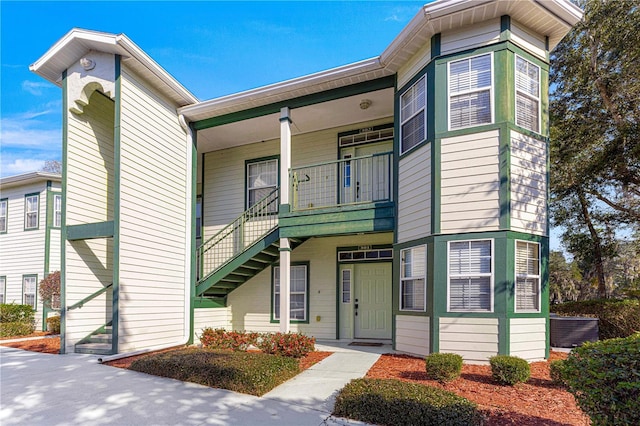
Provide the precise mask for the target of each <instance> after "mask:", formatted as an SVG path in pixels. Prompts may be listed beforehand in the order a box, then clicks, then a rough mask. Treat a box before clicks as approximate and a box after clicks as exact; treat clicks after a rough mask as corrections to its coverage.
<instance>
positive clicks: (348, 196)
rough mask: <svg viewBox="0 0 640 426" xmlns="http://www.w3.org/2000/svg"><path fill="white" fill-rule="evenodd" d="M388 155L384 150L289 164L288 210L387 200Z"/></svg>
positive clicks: (390, 165)
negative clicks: (318, 161)
mask: <svg viewBox="0 0 640 426" xmlns="http://www.w3.org/2000/svg"><path fill="white" fill-rule="evenodd" d="M392 159H393V153H391V152H385V153H381V154H373V155H366V156H362V157H355V158H344V159H341V160H337V161H331V162H327V163H321V164H313V165H310V166H303V167H295V168H292V169H291V170H290V171H289V188H290V191H291V199H292V203H291V209H292V211H300V210H308V209H315V208H326V207H336V206H342V205H350V204H362V203H372V202H381V201H391V200H392V191H391V188H392V180H391V176H392V173H391V171H392V167H393V161H392Z"/></svg>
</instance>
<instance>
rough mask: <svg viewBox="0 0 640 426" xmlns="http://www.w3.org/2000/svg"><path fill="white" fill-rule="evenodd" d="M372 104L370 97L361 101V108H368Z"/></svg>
mask: <svg viewBox="0 0 640 426" xmlns="http://www.w3.org/2000/svg"><path fill="white" fill-rule="evenodd" d="M370 106H371V100H370V99H363V100H361V101H360V109H367V108H369V107H370Z"/></svg>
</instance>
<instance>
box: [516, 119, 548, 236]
mask: <svg viewBox="0 0 640 426" xmlns="http://www.w3.org/2000/svg"><path fill="white" fill-rule="evenodd" d="M547 220H548V219H547V144H546V143H545V142H543V141H540V140H537V139H534V138H532V137H529V136H524V135H522V134H520V133H517V132H515V131H512V132H511V229H512V230H514V231H520V232H526V233H530V234H536V235H546V233H547Z"/></svg>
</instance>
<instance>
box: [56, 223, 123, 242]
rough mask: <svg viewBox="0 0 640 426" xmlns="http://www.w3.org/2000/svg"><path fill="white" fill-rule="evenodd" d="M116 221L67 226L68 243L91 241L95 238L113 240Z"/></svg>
mask: <svg viewBox="0 0 640 426" xmlns="http://www.w3.org/2000/svg"><path fill="white" fill-rule="evenodd" d="M115 226H116V225H115V221H113V220H109V221H106V222H96V223H85V224H82V225H67V227H66V239H67V241H78V240H90V239H94V238H112V237H114V236H115Z"/></svg>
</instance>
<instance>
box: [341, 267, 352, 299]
mask: <svg viewBox="0 0 640 426" xmlns="http://www.w3.org/2000/svg"><path fill="white" fill-rule="evenodd" d="M345 273H346V275H348V276H349V277H348V279H345ZM347 283H349V288H347V286H346V284H347ZM340 289H341V293H342V303H343V304H345V305H349V304H351V299H352V297H351V294H352V293H353V270H352V269H343V270H342V271H341V272H340ZM345 296H346V297H345Z"/></svg>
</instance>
